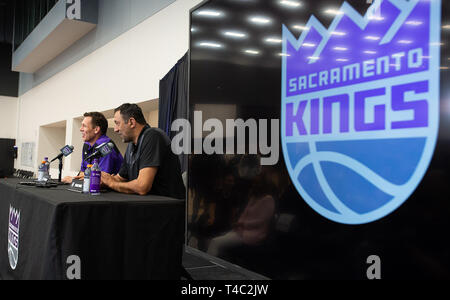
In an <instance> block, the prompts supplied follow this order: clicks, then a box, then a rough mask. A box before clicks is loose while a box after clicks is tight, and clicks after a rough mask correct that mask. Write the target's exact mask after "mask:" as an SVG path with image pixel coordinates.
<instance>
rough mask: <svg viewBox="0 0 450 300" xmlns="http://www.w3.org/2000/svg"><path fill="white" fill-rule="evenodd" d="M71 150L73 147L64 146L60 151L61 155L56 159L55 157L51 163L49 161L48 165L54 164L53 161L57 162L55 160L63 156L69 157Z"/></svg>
mask: <svg viewBox="0 0 450 300" xmlns="http://www.w3.org/2000/svg"><path fill="white" fill-rule="evenodd" d="M73 149H75V148H74V147H73V146H69V145H66V146H64V148H62V149H61V150H60V151H61V153H60V154H59V155H58V156H57V157H55V158H54V159H52V161H51V162H50V163H52V162H54V161H55V160H57V159H61V158H62V157H63V156H64V157H67V156H69V155H70V154H72V152H73Z"/></svg>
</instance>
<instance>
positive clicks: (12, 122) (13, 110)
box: [0, 96, 19, 139]
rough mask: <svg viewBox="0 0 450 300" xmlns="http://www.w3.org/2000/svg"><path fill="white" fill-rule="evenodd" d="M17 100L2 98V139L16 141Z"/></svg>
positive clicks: (0, 114)
mask: <svg viewBox="0 0 450 300" xmlns="http://www.w3.org/2000/svg"><path fill="white" fill-rule="evenodd" d="M18 103H19V101H18V99H17V98H12V97H3V96H0V138H3V139H16V136H17V105H18Z"/></svg>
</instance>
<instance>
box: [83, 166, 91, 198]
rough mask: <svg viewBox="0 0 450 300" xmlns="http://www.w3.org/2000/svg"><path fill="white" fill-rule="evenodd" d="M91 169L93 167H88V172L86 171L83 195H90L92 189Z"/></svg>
mask: <svg viewBox="0 0 450 300" xmlns="http://www.w3.org/2000/svg"><path fill="white" fill-rule="evenodd" d="M91 168H92V165H88V166H87V168H86V170H84V181H83V193H84V194H89V193H90V189H91Z"/></svg>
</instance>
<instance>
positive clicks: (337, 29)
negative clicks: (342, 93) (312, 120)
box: [283, 0, 439, 97]
mask: <svg viewBox="0 0 450 300" xmlns="http://www.w3.org/2000/svg"><path fill="white" fill-rule="evenodd" d="M430 9H431V1H430V0H410V1H406V0H376V1H375V3H374V4H372V6H371V7H370V8H369V10H368V12H367V14H366V15H365V16H364V17H363V16H361V15H360V14H359V13H358V12H357V11H355V10H354V8H353V7H352V6H351V5H349V4H348V3H347V2H344V4H343V5H342V7H341V9H340V10H339V11H338V12H335V14H336V17H335V19H334V21H333V22H332V24H331V25H330V27H329V28H328V29H326V28H325V27H324V26H323V25H322V24H321V23H320V22H319V21H318V20H317V19H316V18H315V17H314V16H312V17H311V18H310V20H309V22H308V24H307V25H306V27H307V29H306V30H305V31H304V32H303V33H302V35H301V36H300V38H299V39H296V38H295V37H294V36H293V35H292V33H291V32H290V31H289V30H288V29H287V28H286V27H284V28H283V41H284V46H283V48H284V53H285V56H284V58H283V60H284V62H283V64H284V72H285V76H286V83H285V84H286V96H287V97H290V96H295V95H300V94H305V93H310V92H315V91H320V90H325V89H330V88H337V87H343V86H347V85H353V84H357V83H363V82H369V81H374V80H379V79H385V78H389V77H395V76H399V75H406V74H412V73H417V72H422V71H426V70H428V69H429V59H430V56H429V55H430V54H429V53H430ZM431 46H436V47H438V46H439V45H438V44H437V45H433V44H432V45H431Z"/></svg>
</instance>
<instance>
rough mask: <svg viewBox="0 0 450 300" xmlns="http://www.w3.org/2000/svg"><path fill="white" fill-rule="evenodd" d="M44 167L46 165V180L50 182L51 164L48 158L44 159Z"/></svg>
mask: <svg viewBox="0 0 450 300" xmlns="http://www.w3.org/2000/svg"><path fill="white" fill-rule="evenodd" d="M44 165H45V174H44V180H45V181H48V180H50V162H49V161H48V157H45V158H44Z"/></svg>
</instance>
